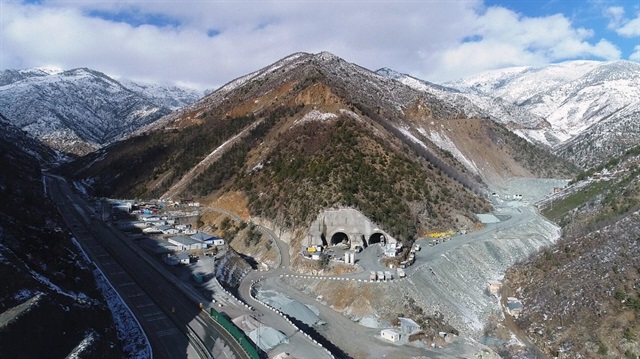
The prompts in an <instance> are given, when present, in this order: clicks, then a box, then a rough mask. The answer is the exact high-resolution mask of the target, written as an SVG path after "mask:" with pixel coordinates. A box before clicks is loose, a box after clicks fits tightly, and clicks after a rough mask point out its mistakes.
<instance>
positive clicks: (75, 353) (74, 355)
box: [67, 330, 98, 359]
mask: <svg viewBox="0 0 640 359" xmlns="http://www.w3.org/2000/svg"><path fill="white" fill-rule="evenodd" d="M97 336H98V333H96V332H95V331H93V330H91V331H88V332H87V333H85V337H84V339H82V341H81V342H80V344H78V345H77V346H76V347H75V348H73V350H72V351H71V353H70V354H69V355H68V356H67V359H80V358H82V353H83V352H84V351H85V350H87V349H88V348H90V347H91V344H93V342H95V341H96V337H97Z"/></svg>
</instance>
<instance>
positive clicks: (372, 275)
mask: <svg viewBox="0 0 640 359" xmlns="http://www.w3.org/2000/svg"><path fill="white" fill-rule="evenodd" d="M376 279H378V276H377V275H376V272H375V271H371V272H369V280H376Z"/></svg>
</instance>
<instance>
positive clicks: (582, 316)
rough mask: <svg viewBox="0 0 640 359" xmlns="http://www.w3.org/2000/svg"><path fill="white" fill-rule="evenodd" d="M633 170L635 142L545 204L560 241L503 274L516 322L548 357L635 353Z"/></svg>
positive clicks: (639, 286) (637, 160) (637, 300)
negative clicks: (517, 307) (518, 308)
mask: <svg viewBox="0 0 640 359" xmlns="http://www.w3.org/2000/svg"><path fill="white" fill-rule="evenodd" d="M639 174H640V147H637V146H636V147H634V148H632V149H631V150H628V151H627V152H626V153H625V154H624V155H623V156H622V157H620V158H614V159H612V160H610V161H609V162H608V163H607V164H605V165H603V166H600V167H599V168H596V169H593V170H592V171H590V172H588V173H586V174H584V175H583V176H581V178H580V180H579V181H577V182H575V183H574V184H573V185H572V186H570V187H568V188H567V189H565V190H563V191H562V192H561V193H558V194H557V195H555V196H554V197H552V198H550V199H549V200H548V201H546V203H545V204H544V206H543V213H544V214H545V215H546V216H548V217H549V218H551V219H553V220H555V221H556V222H558V223H559V224H561V225H562V226H563V236H562V238H561V239H560V240H559V241H558V242H557V243H556V245H554V246H553V247H550V248H548V249H546V250H544V251H543V252H541V253H539V254H538V255H536V256H533V257H532V258H530V259H529V260H527V261H525V262H523V263H521V264H519V265H516V266H515V267H513V268H511V269H510V270H509V271H508V272H507V274H506V276H505V284H506V286H507V287H508V288H510V290H511V293H514V295H516V296H518V297H520V298H522V300H523V304H524V310H523V312H522V315H521V316H520V317H519V318H518V319H517V324H518V325H519V326H520V327H521V328H522V330H523V331H524V332H526V333H527V335H528V337H529V338H530V339H531V340H532V341H533V342H535V343H536V344H537V345H538V346H539V347H540V348H541V349H543V350H545V351H546V352H547V353H548V354H550V355H552V356H558V355H560V354H561V355H563V356H562V357H565V358H592V357H615V358H623V357H626V358H637V357H638V355H640V345H639V343H640V336H639V334H638V333H640V324H639V323H640V321H639V320H638V318H639V317H640V266H639V265H638V260H637V259H638V256H639V255H640V226H639V225H638V224H639V223H640V212H639V211H640V176H639Z"/></svg>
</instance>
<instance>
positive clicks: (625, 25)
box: [604, 6, 640, 37]
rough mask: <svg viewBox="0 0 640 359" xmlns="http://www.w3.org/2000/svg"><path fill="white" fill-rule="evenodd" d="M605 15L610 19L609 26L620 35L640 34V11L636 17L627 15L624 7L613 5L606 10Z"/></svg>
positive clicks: (631, 35)
mask: <svg viewBox="0 0 640 359" xmlns="http://www.w3.org/2000/svg"><path fill="white" fill-rule="evenodd" d="M604 13H605V16H606V17H607V18H608V19H609V24H608V25H607V28H608V29H609V30H613V31H615V32H616V33H617V34H618V35H620V36H624V37H637V36H640V13H638V14H636V17H635V18H634V19H628V18H626V17H625V11H624V8H623V7H621V6H612V7H609V8H607V9H605V11H604Z"/></svg>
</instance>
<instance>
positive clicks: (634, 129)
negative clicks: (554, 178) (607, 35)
mask: <svg viewBox="0 0 640 359" xmlns="http://www.w3.org/2000/svg"><path fill="white" fill-rule="evenodd" d="M445 85H446V86H448V87H453V88H455V89H457V90H459V91H460V92H462V93H464V94H466V95H469V96H470V97H469V98H472V96H475V95H482V96H491V97H494V98H500V99H502V100H504V101H507V102H509V103H511V104H513V105H516V106H518V107H519V108H520V109H522V110H523V111H528V112H529V113H532V114H534V115H536V116H538V117H539V118H542V119H544V120H546V121H547V122H548V123H549V124H550V126H551V133H553V134H554V135H555V136H556V137H557V138H559V139H560V141H559V142H558V143H556V144H555V145H554V144H553V143H550V144H552V145H554V148H555V149H556V150H557V152H558V154H560V155H562V156H564V157H565V158H567V159H570V160H572V161H574V162H575V163H577V164H580V165H581V166H583V167H589V166H592V165H595V164H598V163H601V162H602V161H603V160H605V159H606V158H608V157H609V156H611V155H619V154H621V153H622V152H624V151H625V150H627V149H628V148H629V147H630V146H633V145H635V144H637V143H640V129H639V128H638V127H639V126H638V125H637V123H638V120H640V103H639V102H638V101H637V99H638V98H640V64H638V63H636V62H632V61H624V60H619V61H607V62H598V61H568V62H563V63H558V64H552V65H548V66H545V67H540V68H534V67H516V68H507V69H502V70H494V71H489V72H486V73H482V74H480V75H476V76H473V77H469V78H466V79H462V80H457V81H453V82H449V83H446V84H445ZM476 104H478V106H480V107H483V106H482V105H481V104H480V103H477V102H476ZM483 108H484V109H485V110H487V111H490V110H489V109H487V108H486V107H483Z"/></svg>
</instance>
